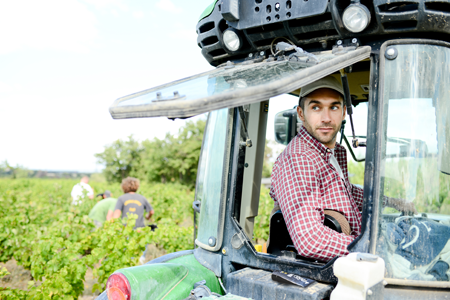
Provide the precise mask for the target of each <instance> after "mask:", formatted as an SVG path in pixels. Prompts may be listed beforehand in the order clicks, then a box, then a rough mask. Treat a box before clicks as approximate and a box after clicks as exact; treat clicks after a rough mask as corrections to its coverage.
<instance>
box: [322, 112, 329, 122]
mask: <svg viewBox="0 0 450 300" xmlns="http://www.w3.org/2000/svg"><path fill="white" fill-rule="evenodd" d="M322 122H323V123H330V122H331V111H330V110H329V109H324V110H322Z"/></svg>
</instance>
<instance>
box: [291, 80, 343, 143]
mask: <svg viewBox="0 0 450 300" xmlns="http://www.w3.org/2000/svg"><path fill="white" fill-rule="evenodd" d="M297 113H298V116H299V117H300V119H301V120H302V122H303V126H305V128H306V130H307V131H308V132H309V134H311V135H312V136H313V137H315V138H316V139H317V140H318V141H319V142H321V143H322V144H324V145H325V146H327V147H328V148H334V146H335V144H336V135H337V133H338V131H339V130H340V128H341V124H342V121H343V120H344V119H345V106H344V105H343V100H342V96H341V95H340V94H339V93H338V92H336V91H334V90H331V89H327V88H323V89H318V90H315V91H314V92H312V93H310V94H309V95H307V96H306V99H305V100H304V110H303V109H302V108H301V107H300V106H299V107H297Z"/></svg>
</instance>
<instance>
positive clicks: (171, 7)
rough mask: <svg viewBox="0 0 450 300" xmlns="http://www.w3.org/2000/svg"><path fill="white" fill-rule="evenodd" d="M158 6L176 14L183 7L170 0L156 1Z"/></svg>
mask: <svg viewBox="0 0 450 300" xmlns="http://www.w3.org/2000/svg"><path fill="white" fill-rule="evenodd" d="M156 6H157V7H158V8H160V9H162V10H165V11H167V12H171V13H176V14H178V13H181V8H180V7H178V6H176V5H175V4H173V3H172V1H170V0H160V1H159V2H158V3H156Z"/></svg>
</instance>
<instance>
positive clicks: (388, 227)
mask: <svg viewBox="0 0 450 300" xmlns="http://www.w3.org/2000/svg"><path fill="white" fill-rule="evenodd" d="M386 53H387V54H390V55H386V56H389V57H387V58H386V59H385V68H384V71H383V75H384V91H383V99H384V100H383V101H384V102H383V120H382V129H380V131H379V132H380V134H381V154H380V155H381V165H380V173H381V177H380V198H379V199H380V200H379V201H380V202H379V203H384V204H386V203H388V202H389V201H392V200H390V199H394V201H398V203H402V204H401V205H400V207H397V208H398V210H396V209H394V208H389V207H387V206H385V205H382V204H380V214H379V216H380V217H379V219H378V237H377V248H376V251H377V253H378V254H379V255H380V256H382V257H383V258H384V259H385V261H386V268H387V276H386V277H388V278H392V279H394V280H393V281H394V282H397V283H399V282H400V281H395V279H397V280H398V279H402V280H404V279H408V280H417V281H444V282H447V283H441V284H448V281H449V277H450V268H449V265H450V175H449V174H450V154H449V153H450V152H449V146H450V68H449V65H448V61H450V49H449V48H446V47H443V46H437V45H427V44H420V45H417V44H415V45H414V44H413V45H411V44H402V45H393V46H390V47H388V48H387V51H386ZM386 197H388V198H386ZM412 204H413V205H412ZM402 205H403V206H404V207H405V206H409V207H412V206H414V207H415V209H416V210H417V214H414V215H413V214H412V213H411V214H410V215H408V214H401V213H400V210H402V208H401V206H402ZM399 284H401V283H399Z"/></svg>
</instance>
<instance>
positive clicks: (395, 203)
mask: <svg viewBox="0 0 450 300" xmlns="http://www.w3.org/2000/svg"><path fill="white" fill-rule="evenodd" d="M386 206H388V207H392V208H395V209H396V210H398V211H401V212H404V213H406V214H408V213H414V214H417V210H416V207H415V205H414V202H412V201H411V202H408V201H406V200H405V199H399V198H390V197H386Z"/></svg>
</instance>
